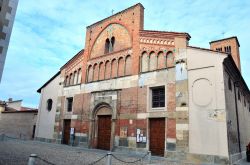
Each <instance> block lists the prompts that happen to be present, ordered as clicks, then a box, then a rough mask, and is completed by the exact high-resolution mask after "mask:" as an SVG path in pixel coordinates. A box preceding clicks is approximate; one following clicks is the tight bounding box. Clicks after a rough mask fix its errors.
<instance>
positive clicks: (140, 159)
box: [111, 153, 149, 163]
mask: <svg viewBox="0 0 250 165" xmlns="http://www.w3.org/2000/svg"><path fill="white" fill-rule="evenodd" d="M148 154H149V153H147V154H145V155H144V156H143V157H141V158H139V159H137V160H135V161H131V162H126V161H124V160H121V159H119V158H117V157H116V156H115V155H113V154H111V155H112V156H113V157H114V158H115V159H116V160H118V161H121V162H123V163H136V162H139V161H142V159H144V158H145V157H146V156H147V155H148Z"/></svg>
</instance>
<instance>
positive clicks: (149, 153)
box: [148, 151, 152, 164]
mask: <svg viewBox="0 0 250 165" xmlns="http://www.w3.org/2000/svg"><path fill="white" fill-rule="evenodd" d="M151 156H152V155H151V151H148V164H150V163H151Z"/></svg>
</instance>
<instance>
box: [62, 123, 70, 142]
mask: <svg viewBox="0 0 250 165" xmlns="http://www.w3.org/2000/svg"><path fill="white" fill-rule="evenodd" d="M69 141H70V120H64V125H63V144H69Z"/></svg>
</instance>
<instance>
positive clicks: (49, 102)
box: [47, 99, 53, 111]
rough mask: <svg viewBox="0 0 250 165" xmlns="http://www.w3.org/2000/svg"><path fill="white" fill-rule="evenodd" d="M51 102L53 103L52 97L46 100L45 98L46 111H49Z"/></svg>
mask: <svg viewBox="0 0 250 165" xmlns="http://www.w3.org/2000/svg"><path fill="white" fill-rule="evenodd" d="M52 104H53V101H52V99H48V100H47V110H48V111H51V109H52Z"/></svg>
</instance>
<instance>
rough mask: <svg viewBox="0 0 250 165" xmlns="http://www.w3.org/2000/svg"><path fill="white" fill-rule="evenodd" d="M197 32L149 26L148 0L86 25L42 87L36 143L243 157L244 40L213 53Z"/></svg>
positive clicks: (211, 159)
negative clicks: (195, 40)
mask: <svg viewBox="0 0 250 165" xmlns="http://www.w3.org/2000/svg"><path fill="white" fill-rule="evenodd" d="M190 38H191V36H190V35H189V34H188V33H183V32H167V31H154V30H144V7H143V6H142V4H140V3H139V4H136V5H134V6H132V7H130V8H127V9H125V10H123V11H121V12H118V13H117V14H114V15H112V16H110V17H108V18H105V19H103V20H100V21H98V22H96V23H94V24H92V25H90V26H88V27H87V29H86V39H85V48H84V49H83V50H81V51H80V52H79V53H77V54H76V55H75V56H74V57H73V58H72V59H71V60H69V61H68V62H67V63H66V64H65V65H64V66H62V67H61V69H60V73H59V74H57V75H56V76H54V77H53V78H52V80H50V81H48V82H47V83H46V84H45V85H43V86H42V87H41V88H40V89H39V90H38V92H41V91H42V93H41V101H40V108H39V113H41V116H40V121H41V122H39V120H38V123H37V125H39V124H40V125H41V126H39V132H40V134H38V133H37V134H36V137H37V139H43V140H44V141H46V140H45V139H49V140H47V141H54V142H57V143H63V144H72V145H79V146H83V147H88V148H98V149H104V150H112V151H115V150H123V151H135V152H146V151H148V150H150V151H151V152H152V154H153V155H159V156H166V157H168V158H171V159H178V160H180V161H188V162H195V163H219V164H228V163H229V162H234V161H236V160H238V159H240V158H241V157H242V156H244V154H243V153H244V150H245V145H246V144H248V142H249V141H250V130H249V127H250V92H249V89H248V87H247V85H246V83H245V81H244V79H243V77H242V76H241V73H240V58H239V46H240V45H239V42H238V39H237V37H231V38H226V39H223V40H218V41H212V42H210V46H211V48H210V49H205V48H199V47H193V46H189V40H190ZM45 96H46V97H45ZM50 99H52V101H53V105H52V109H53V106H54V109H53V110H54V111H53V112H52V111H50V110H49V108H48V107H49V104H48V103H49V102H50ZM44 107H47V108H44ZM43 114H46V116H43V117H42V115H43ZM46 121H47V123H50V124H51V125H50V126H49V127H50V131H51V132H50V133H49V134H50V135H47V134H45V132H47V131H48V125H43V124H42V123H44V122H46ZM52 127H54V130H53V129H51V128H52ZM37 128H38V127H37ZM52 133H53V137H52V136H51V134H52Z"/></svg>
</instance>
